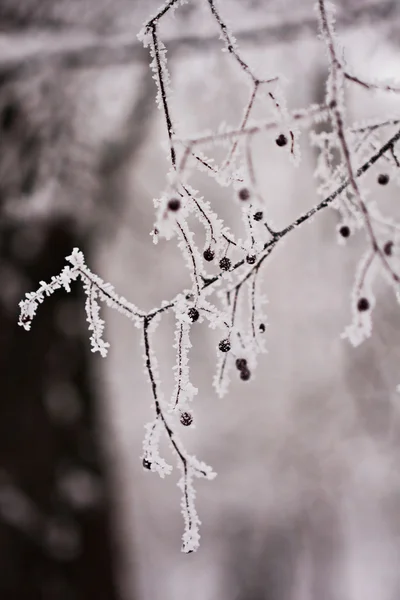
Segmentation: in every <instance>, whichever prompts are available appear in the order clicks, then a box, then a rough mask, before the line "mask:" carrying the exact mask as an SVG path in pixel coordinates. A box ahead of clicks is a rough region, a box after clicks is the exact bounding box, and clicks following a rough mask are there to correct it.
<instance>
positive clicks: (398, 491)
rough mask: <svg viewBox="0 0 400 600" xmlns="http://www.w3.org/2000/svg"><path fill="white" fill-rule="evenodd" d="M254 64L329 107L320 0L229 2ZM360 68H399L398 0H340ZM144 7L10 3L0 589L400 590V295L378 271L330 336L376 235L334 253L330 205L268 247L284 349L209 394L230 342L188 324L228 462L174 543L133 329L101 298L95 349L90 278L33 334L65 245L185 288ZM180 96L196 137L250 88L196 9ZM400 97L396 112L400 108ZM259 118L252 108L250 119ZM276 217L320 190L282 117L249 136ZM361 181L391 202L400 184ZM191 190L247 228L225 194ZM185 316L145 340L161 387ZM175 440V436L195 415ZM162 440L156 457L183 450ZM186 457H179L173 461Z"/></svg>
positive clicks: (198, 405) (206, 428)
mask: <svg viewBox="0 0 400 600" xmlns="http://www.w3.org/2000/svg"><path fill="white" fill-rule="evenodd" d="M219 5H220V10H221V13H222V14H223V16H224V18H225V19H226V20H227V21H228V22H229V23H230V25H231V27H232V29H233V31H234V33H235V35H236V37H237V39H238V42H239V44H240V48H241V51H242V53H243V56H244V57H245V59H246V60H247V61H248V62H249V63H250V64H251V65H252V66H254V69H255V70H256V72H257V73H259V75H260V77H264V78H268V77H274V76H276V75H280V76H283V77H285V79H286V81H287V83H286V87H285V90H286V95H287V101H288V107H289V108H290V109H292V108H300V107H306V106H308V105H309V104H310V103H312V102H321V101H322V100H323V98H324V93H325V81H326V75H327V63H326V60H325V56H324V51H323V49H322V46H321V42H320V41H318V40H317V37H316V35H317V23H316V13H315V11H314V8H313V5H314V2H313V1H311V0H301V1H300V0H285V1H279V2H278V1H276V0H240V1H239V0H224V1H223V2H222V1H221V2H220V3H219ZM336 5H337V9H338V10H337V30H338V33H339V34H340V38H341V41H342V42H343V45H344V47H345V48H346V50H345V56H346V60H348V62H349V64H351V65H352V67H353V69H354V71H355V72H356V73H358V74H359V75H360V76H364V77H365V78H367V79H371V78H374V77H376V78H387V77H394V78H397V80H399V79H400V60H399V57H400V4H399V3H398V2H397V1H396V0H392V1H390V0H375V1H371V0H369V1H367V0H341V1H340V2H337V3H336ZM157 6H158V2H157V1H154V0H129V1H128V0H113V1H111V0H0V248H1V254H0V379H1V381H0V389H1V399H0V598H1V600H28V599H29V600H90V599H92V598H93V599H96V600H114V599H121V600H158V599H161V598H162V599H163V600H181V599H186V598H187V597H188V596H190V597H191V598H192V599H194V600H214V599H218V600H228V599H229V600H395V599H398V598H399V596H400V571H399V568H398V564H399V555H400V469H399V458H400V420H399V400H400V396H399V394H398V393H396V385H397V384H399V383H400V377H399V358H400V326H399V323H400V321H399V307H398V304H397V303H396V301H395V298H394V297H393V294H392V292H390V290H389V289H388V288H387V287H386V284H385V283H384V282H383V283H381V285H380V287H379V286H378V287H377V288H376V289H375V292H376V295H377V298H378V303H377V307H376V309H375V310H374V324H375V325H374V335H373V337H372V338H371V339H370V340H368V341H367V342H365V343H364V345H362V346H361V347H359V348H353V347H351V346H350V345H349V344H348V343H347V342H346V341H343V340H341V339H340V334H341V333H342V331H343V330H344V328H345V327H346V326H347V325H348V324H349V323H350V321H351V311H350V290H351V287H352V284H353V278H354V272H355V269H356V267H357V264H358V261H359V259H360V257H361V255H362V252H363V249H364V245H365V241H364V240H363V239H362V237H361V236H354V239H353V238H351V239H350V240H349V241H348V243H347V244H346V245H345V246H343V245H338V243H337V233H336V226H337V224H338V216H337V213H335V212H334V211H331V210H328V211H324V212H322V213H321V214H319V216H318V217H317V218H316V219H315V220H313V222H312V224H311V225H305V226H304V227H303V228H301V229H299V230H298V231H296V232H295V233H293V235H291V236H288V238H287V242H286V243H285V244H284V245H282V246H283V247H282V248H281V249H280V251H277V252H276V256H273V257H272V259H271V260H270V261H269V262H268V263H267V264H266V265H265V272H264V283H263V285H264V291H265V293H266V294H267V296H268V299H269V305H268V321H269V324H268V328H267V332H266V336H267V338H266V339H267V346H268V349H269V352H268V354H267V355H266V356H263V357H262V358H261V361H260V364H259V367H258V370H257V373H256V376H255V377H254V378H253V379H252V381H250V382H248V383H243V382H241V381H239V379H238V380H237V381H236V380H233V381H232V383H231V387H230V390H229V393H228V394H227V395H226V397H224V398H223V399H219V398H218V397H217V396H216V394H215V392H214V390H213V388H212V385H211V384H212V378H213V375H214V369H215V357H216V353H215V352H216V340H217V339H218V338H216V337H215V335H214V334H213V332H210V331H208V330H207V329H206V327H205V326H201V325H199V327H193V328H192V329H193V335H192V342H193V349H192V350H191V368H192V374H193V376H192V381H193V383H194V385H196V386H197V387H198V388H199V394H198V396H197V397H196V399H195V418H196V429H195V430H194V431H189V432H188V435H187V436H184V439H185V443H186V445H187V448H188V449H189V451H190V452H193V453H195V454H196V455H197V456H198V457H199V458H200V459H202V460H205V461H206V462H207V463H209V464H211V465H212V466H213V467H214V469H215V470H216V471H217V473H218V477H217V478H216V479H215V480H214V481H212V482H207V481H201V480H200V481H198V483H197V505H198V510H199V515H200V518H201V520H202V528H201V534H202V539H201V546H200V550H199V551H198V552H197V553H195V554H190V555H184V554H182V553H181V552H180V546H181V543H180V538H181V535H182V531H183V526H182V517H181V514H180V506H179V504H180V490H179V489H178V488H177V486H176V483H177V480H178V474H177V473H176V472H175V471H174V472H173V473H172V474H171V475H170V476H169V477H168V478H167V479H165V480H161V479H160V478H159V477H158V476H157V475H155V474H153V473H150V472H145V471H144V470H143V468H142V464H141V460H140V456H141V453H142V439H143V435H144V425H145V423H147V422H148V421H149V420H151V419H152V417H153V407H152V405H151V393H150V388H149V385H148V382H147V380H146V377H145V374H144V371H143V359H142V347H141V345H140V334H139V332H138V330H136V329H135V328H134V327H133V326H132V325H130V324H129V323H128V322H127V321H126V320H125V319H124V318H123V317H122V316H121V315H120V314H118V313H113V312H112V311H111V310H109V309H106V308H105V307H104V313H103V314H104V315H105V319H106V332H105V338H106V339H107V340H108V341H109V342H110V343H111V349H110V351H109V355H108V357H107V358H106V359H101V358H100V357H99V356H95V355H92V354H91V352H90V344H89V334H88V331H87V323H86V321H85V319H86V316H85V312H84V297H83V293H82V290H81V288H80V286H79V284H78V285H75V286H74V287H73V289H72V292H71V293H70V294H66V293H64V292H62V291H58V292H57V293H56V294H55V295H54V296H53V297H51V298H49V299H47V300H46V302H45V303H44V304H43V305H42V306H41V307H40V309H39V311H38V314H37V317H36V318H35V320H34V322H33V326H32V330H31V331H30V332H29V333H26V332H25V331H24V330H22V328H20V327H18V326H17V320H18V302H19V301H20V300H21V299H22V298H23V296H24V294H25V293H26V292H28V291H31V290H34V289H36V288H37V287H38V283H39V281H40V280H43V279H44V280H49V279H50V277H51V276H52V275H55V274H57V273H59V271H60V270H61V269H62V267H63V266H64V264H65V256H66V255H68V254H70V252H71V250H72V248H73V247H75V246H78V247H79V248H80V249H81V250H83V251H84V253H85V255H86V258H87V262H88V265H89V266H90V268H91V269H92V270H93V271H94V272H97V273H99V274H100V275H101V276H102V277H103V278H104V279H105V280H106V281H110V282H111V283H112V284H113V285H114V286H115V288H116V290H117V291H118V292H119V293H120V294H122V295H124V296H125V297H127V298H128V299H131V300H132V301H133V302H134V303H135V304H137V305H138V306H140V307H141V308H142V309H145V310H148V309H151V308H152V307H154V306H157V305H159V304H160V302H161V301H162V300H163V299H168V298H171V297H172V296H174V295H175V294H176V293H177V292H178V291H180V290H181V289H183V288H184V287H185V286H187V285H188V283H189V277H188V272H187V271H186V268H185V266H184V262H183V260H182V258H181V256H180V254H179V252H178V251H177V249H176V247H175V242H174V241H172V242H165V241H161V242H160V243H159V244H158V245H157V246H154V245H153V244H152V241H151V237H150V235H149V233H150V231H151V229H152V227H153V223H154V207H153V198H154V197H157V196H158V195H159V194H160V192H161V191H162V190H163V189H164V187H165V176H166V172H167V170H168V156H167V147H166V146H165V142H166V131H165V124H164V122H163V118H162V114H161V113H160V111H158V110H157V107H156V104H155V94H156V88H155V84H154V81H153V79H152V73H151V71H150V69H149V55H148V51H147V50H145V49H143V47H142V46H141V44H140V43H139V42H138V41H137V38H136V35H137V33H138V31H139V30H140V28H141V26H142V23H143V22H144V21H145V19H146V18H147V17H149V16H150V15H152V14H153V13H154V12H155V10H156V8H157ZM160 34H161V37H162V39H163V40H164V42H165V44H166V46H167V50H168V58H169V68H170V72H171V79H172V89H173V95H172V97H171V110H172V114H173V118H174V120H175V122H176V124H177V132H178V134H179V135H181V136H182V137H187V136H188V135H193V134H195V133H196V132H199V131H202V130H204V129H206V128H212V129H216V128H217V127H218V125H219V123H220V122H221V121H224V122H226V123H228V124H230V125H232V126H235V125H237V124H238V123H239V122H240V119H241V115H242V111H243V108H244V106H245V105H246V102H247V99H248V94H249V88H248V86H247V82H246V81H245V80H244V78H243V73H242V72H241V71H240V69H238V67H237V64H235V63H234V62H233V61H232V60H230V57H229V56H227V55H226V54H225V53H223V52H221V51H220V50H221V42H220V40H219V39H218V38H219V32H218V29H217V27H216V25H215V23H214V22H213V20H212V18H211V16H210V14H209V8H208V6H207V2H205V1H201V0H191V1H190V2H189V3H187V4H183V5H182V6H180V7H179V8H178V9H177V11H176V12H175V13H174V16H172V15H168V16H166V17H165V18H164V20H163V22H162V24H160ZM347 102H348V107H349V112H348V116H349V119H350V120H357V121H359V120H361V119H364V118H367V117H375V116H376V117H379V118H381V119H385V118H387V117H388V116H390V115H392V114H397V115H399V112H400V105H399V96H398V95H397V96H395V95H393V96H389V97H387V96H385V95H384V94H381V93H379V94H375V95H371V94H370V93H366V92H365V91H364V90H362V89H354V90H352V91H351V92H350V91H349V93H348V97H347ZM396 111H397V113H396ZM269 116H270V106H269V105H268V103H267V102H265V101H264V102H260V103H259V104H258V105H257V106H256V107H255V117H257V118H260V119H265V118H268V117H269ZM255 144H256V146H255V152H254V156H255V168H256V172H257V176H258V179H259V183H260V187H261V190H262V192H263V194H264V197H265V199H266V203H267V206H268V211H269V214H270V215H271V223H272V224H273V225H275V226H276V227H283V226H284V225H286V224H288V223H289V222H290V221H291V220H293V219H294V218H295V217H296V216H297V215H298V214H299V213H300V212H301V211H302V210H304V209H305V208H307V207H310V206H311V205H312V204H314V203H315V202H316V201H317V199H318V198H317V194H316V181H315V179H314V177H313V171H314V169H315V165H316V155H315V153H314V151H313V150H312V148H311V146H310V144H309V142H308V137H307V135H306V134H303V137H302V162H301V166H300V167H299V168H296V167H294V166H292V164H291V163H290V162H289V161H288V160H287V155H286V154H282V152H279V149H277V146H276V144H275V143H274V137H273V136H271V135H265V136H259V137H258V138H257V140H256V141H255ZM380 168H381V167H379V166H376V168H375V167H374V168H372V169H371V170H370V172H369V173H368V175H367V178H368V179H367V181H368V182H369V189H370V192H371V195H372V196H375V195H376V196H377V198H379V203H380V206H381V208H382V211H383V212H384V213H385V214H391V215H392V216H396V215H397V216H398V217H399V216H400V209H399V206H400V205H399V187H398V185H397V186H396V183H395V182H394V181H392V180H391V181H390V183H389V185H388V186H386V187H385V189H384V190H382V189H381V186H379V185H377V182H376V177H377V174H378V173H379V172H380ZM194 185H195V186H196V187H198V189H200V192H201V194H202V195H204V196H205V198H206V199H209V200H210V201H211V203H212V205H213V206H214V207H215V209H216V210H218V212H219V213H220V214H221V215H222V216H223V217H224V218H226V220H227V223H228V224H229V225H231V226H232V227H238V226H239V223H240V215H239V211H238V210H237V208H236V206H235V204H234V201H233V198H232V192H231V191H230V190H229V189H228V190H227V189H225V188H223V189H221V188H219V187H218V186H217V185H216V184H215V182H214V181H213V180H211V179H209V178H206V176H205V175H196V177H195V180H194ZM173 335H174V323H173V321H172V318H171V316H170V315H166V316H165V317H164V318H163V321H162V324H161V326H160V328H159V330H158V335H157V337H156V346H155V351H156V352H157V354H158V356H159V360H160V369H161V375H162V379H163V384H164V386H165V390H166V395H167V397H168V393H170V392H171V391H172V386H173V380H172V375H171V367H172V366H173V364H174V360H175V354H174V351H173V349H172V344H173ZM185 433H186V432H185ZM168 452H169V450H168V449H166V454H167V455H168ZM173 464H174V462H173Z"/></svg>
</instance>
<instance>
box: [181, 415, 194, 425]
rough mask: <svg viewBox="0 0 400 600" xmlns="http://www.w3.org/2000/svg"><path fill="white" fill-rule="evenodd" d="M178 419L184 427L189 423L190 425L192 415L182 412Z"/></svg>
mask: <svg viewBox="0 0 400 600" xmlns="http://www.w3.org/2000/svg"><path fill="white" fill-rule="evenodd" d="M180 421H181V423H182V425H185V427H189V425H191V424H192V423H193V417H192V415H191V414H190V413H188V412H183V413H182V414H181V419H180Z"/></svg>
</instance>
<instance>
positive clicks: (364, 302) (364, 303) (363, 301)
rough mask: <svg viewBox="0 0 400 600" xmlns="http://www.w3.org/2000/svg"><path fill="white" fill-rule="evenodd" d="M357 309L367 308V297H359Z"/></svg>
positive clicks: (363, 309)
mask: <svg viewBox="0 0 400 600" xmlns="http://www.w3.org/2000/svg"><path fill="white" fill-rule="evenodd" d="M357 309H358V310H359V311H360V312H365V311H366V310H368V309H369V301H368V299H367V298H360V299H359V301H358V302H357Z"/></svg>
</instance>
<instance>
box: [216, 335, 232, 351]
mask: <svg viewBox="0 0 400 600" xmlns="http://www.w3.org/2000/svg"><path fill="white" fill-rule="evenodd" d="M218 348H219V349H220V350H221V352H229V350H230V349H231V343H230V341H229V340H228V338H225V339H224V340H221V341H220V343H219V344H218Z"/></svg>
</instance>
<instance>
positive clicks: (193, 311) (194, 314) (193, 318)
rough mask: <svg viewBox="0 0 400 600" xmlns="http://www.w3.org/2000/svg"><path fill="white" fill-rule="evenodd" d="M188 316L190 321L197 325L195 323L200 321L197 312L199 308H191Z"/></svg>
mask: <svg viewBox="0 0 400 600" xmlns="http://www.w3.org/2000/svg"><path fill="white" fill-rule="evenodd" d="M188 315H189V317H190V320H191V321H192V323H195V321H198V320H199V317H200V313H199V311H198V310H197V308H194V306H192V307H191V308H189V310H188Z"/></svg>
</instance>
